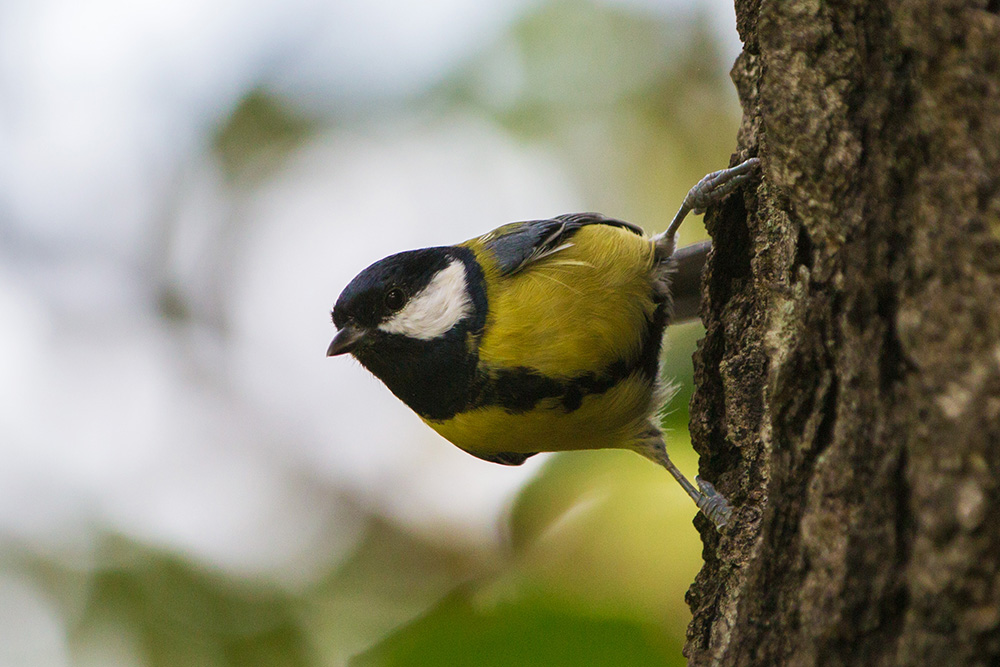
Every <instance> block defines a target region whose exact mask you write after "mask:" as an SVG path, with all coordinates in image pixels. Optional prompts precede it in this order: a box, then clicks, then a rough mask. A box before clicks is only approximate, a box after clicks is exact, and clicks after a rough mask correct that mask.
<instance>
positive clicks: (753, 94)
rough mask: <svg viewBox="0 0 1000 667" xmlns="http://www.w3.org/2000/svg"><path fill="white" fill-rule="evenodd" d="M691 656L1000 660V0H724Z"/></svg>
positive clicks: (751, 661) (718, 659) (706, 661)
mask: <svg viewBox="0 0 1000 667" xmlns="http://www.w3.org/2000/svg"><path fill="white" fill-rule="evenodd" d="M736 6H737V16H738V27H739V30H740V34H741V37H742V38H743V41H744V44H745V49H744V53H743V54H742V55H741V56H740V58H739V60H738V61H737V63H736V66H735V68H734V70H733V79H734V81H735V82H736V85H737V88H738V90H739V93H740V95H741V98H742V102H743V105H744V109H745V117H744V123H743V126H742V128H741V131H740V152H739V157H741V158H745V157H748V156H751V155H759V156H760V157H761V158H762V160H763V179H762V182H761V184H760V185H759V186H756V187H752V188H749V189H748V191H747V195H746V196H745V198H744V199H743V200H742V201H741V200H740V199H739V198H736V197H734V198H732V199H731V200H730V201H728V202H727V203H726V204H725V205H723V206H722V207H720V209H719V210H716V211H713V212H711V213H710V215H709V220H708V221H709V226H710V231H711V232H712V236H713V238H714V243H715V249H714V251H713V255H712V257H711V258H710V260H709V265H708V269H707V274H706V287H705V289H706V300H705V304H704V306H703V312H702V315H703V317H704V319H705V323H706V327H707V334H706V337H705V339H704V341H703V342H702V343H701V345H700V347H699V351H698V353H697V354H696V357H695V363H696V385H697V387H698V389H697V392H696V394H695V396H694V399H693V400H692V434H693V436H694V440H695V445H696V447H697V448H698V450H699V452H700V453H701V454H702V457H703V458H702V466H703V468H702V475H704V476H705V477H706V478H707V479H709V480H712V481H715V482H716V486H717V487H718V488H719V489H720V490H721V491H723V492H725V493H726V494H727V496H728V497H729V498H730V500H731V501H732V502H733V504H734V505H735V506H736V507H737V508H738V511H737V520H736V522H735V525H734V526H732V529H731V530H729V531H728V532H727V533H726V534H724V535H722V536H721V537H720V536H717V535H716V533H715V532H714V529H712V528H710V527H709V526H708V525H707V523H706V522H702V524H701V526H700V527H701V530H702V532H703V536H704V539H705V543H706V546H705V558H706V564H705V566H704V568H703V570H702V571H701V573H700V574H699V576H698V578H697V580H696V582H695V583H694V585H693V586H692V588H691V590H690V592H689V595H688V597H689V603H690V605H691V608H692V610H693V612H694V619H693V621H692V623H691V625H690V627H689V637H688V644H687V648H686V652H687V655H688V657H689V659H690V661H691V664H693V665H716V664H719V665H988V664H993V665H995V664H1000V574H998V570H1000V566H998V559H1000V486H998V474H1000V2H997V0H989V1H987V0H980V1H978V2H974V1H957V0H937V1H935V2H926V0H908V1H889V2H883V1H875V0H869V1H864V0H853V1H852V0H843V1H840V2H820V1H819V0H764V1H755V0H746V1H744V0H738V1H737V3H736Z"/></svg>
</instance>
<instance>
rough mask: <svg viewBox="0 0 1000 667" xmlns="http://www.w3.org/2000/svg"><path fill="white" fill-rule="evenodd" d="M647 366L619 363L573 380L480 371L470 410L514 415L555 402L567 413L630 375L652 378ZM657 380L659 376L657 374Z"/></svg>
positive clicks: (512, 371)
mask: <svg viewBox="0 0 1000 667" xmlns="http://www.w3.org/2000/svg"><path fill="white" fill-rule="evenodd" d="M646 371H647V367H646V365H645V364H633V365H632V366H631V368H630V367H629V364H626V363H625V362H624V361H617V362H615V363H613V364H611V365H610V366H608V367H607V368H605V369H604V370H603V371H601V372H600V373H583V374H581V375H577V376H575V377H571V378H559V379H557V378H552V377H548V376H545V375H542V374H541V373H539V372H538V371H536V370H533V369H531V368H526V367H516V368H482V367H480V368H479V369H478V372H477V374H476V380H475V383H474V390H473V392H472V400H471V401H470V402H469V404H468V406H467V407H466V410H473V409H476V408H484V407H492V406H496V407H500V408H503V409H504V410H506V411H507V412H510V413H512V414H521V413H524V412H528V411H530V410H532V409H534V408H535V406H537V405H538V403H539V402H540V401H542V400H544V399H547V398H555V399H558V401H559V402H560V403H561V404H562V408H563V410H564V411H566V412H573V411H574V410H576V409H578V408H579V407H580V406H581V405H582V404H583V399H584V397H585V396H592V395H595V394H603V393H605V392H607V391H608V390H609V389H611V388H612V387H614V386H615V385H617V384H618V383H619V382H621V381H622V380H624V379H625V378H627V377H628V376H630V375H633V374H639V375H641V376H646V377H647V379H649V380H650V381H652V377H649V376H648V373H647V372H646ZM654 377H655V373H654Z"/></svg>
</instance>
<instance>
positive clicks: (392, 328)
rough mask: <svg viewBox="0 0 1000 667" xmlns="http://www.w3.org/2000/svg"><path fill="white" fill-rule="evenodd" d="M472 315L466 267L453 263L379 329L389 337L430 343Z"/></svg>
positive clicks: (437, 274)
mask: <svg viewBox="0 0 1000 667" xmlns="http://www.w3.org/2000/svg"><path fill="white" fill-rule="evenodd" d="M470 313H472V300H471V299H470V298H469V291H468V289H467V288H466V285H465V265H464V264H463V263H462V262H461V261H459V260H452V262H451V264H449V265H448V266H446V267H445V268H443V269H441V270H440V271H438V272H437V273H436V274H434V277H433V278H432V279H431V281H430V283H428V284H427V287H425V288H424V289H423V290H421V291H420V293H419V294H417V295H416V296H414V297H412V298H411V299H410V301H409V303H407V304H406V306H404V307H403V309H402V310H400V311H399V312H398V313H396V314H395V315H394V316H393V317H392V319H390V320H388V321H387V322H383V323H382V324H380V325H379V327H378V328H379V329H381V330H382V331H385V332H386V333H394V334H403V335H404V336H409V337H410V338H417V339H419V340H430V339H432V338H437V337H438V336H443V335H444V334H446V333H447V332H448V331H450V330H451V328H452V327H453V326H455V325H456V324H458V323H459V322H460V321H462V320H463V319H464V318H466V317H468V316H469V314H470Z"/></svg>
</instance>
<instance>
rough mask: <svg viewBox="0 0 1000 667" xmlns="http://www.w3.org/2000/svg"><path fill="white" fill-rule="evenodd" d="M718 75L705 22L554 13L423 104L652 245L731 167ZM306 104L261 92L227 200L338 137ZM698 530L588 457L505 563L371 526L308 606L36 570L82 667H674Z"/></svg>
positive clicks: (563, 7)
mask: <svg viewBox="0 0 1000 667" xmlns="http://www.w3.org/2000/svg"><path fill="white" fill-rule="evenodd" d="M718 59H719V56H718V52H717V50H716V48H715V46H714V43H713V41H712V39H711V37H710V36H709V33H708V30H707V28H706V26H705V24H704V22H699V21H695V22H694V23H693V24H690V23H685V24H683V25H670V24H669V23H667V22H666V21H665V20H664V19H662V18H658V17H656V16H654V15H647V14H642V15H640V14H635V13H630V12H629V11H627V10H626V9H624V8H621V7H615V6H605V5H600V6H598V5H593V4H590V3H586V2H549V3H543V4H542V5H541V6H539V7H537V8H536V9H535V10H534V11H533V12H532V13H530V14H529V15H527V16H525V17H523V18H522V20H520V21H519V22H518V23H517V24H515V25H514V26H512V28H511V29H510V31H509V32H508V33H507V34H506V35H504V36H503V38H502V39H501V40H499V41H498V42H497V43H495V44H491V45H486V46H484V48H483V50H482V52H481V53H480V54H479V56H477V57H476V58H475V59H473V60H472V61H470V62H467V63H464V64H462V65H461V66H460V67H459V68H458V69H457V70H456V72H455V73H454V75H453V76H451V77H449V78H448V79H447V80H446V81H445V82H443V83H442V84H441V86H439V87H438V88H437V89H436V90H434V91H432V92H431V93H429V94H428V95H427V96H426V97H424V98H421V99H420V100H414V101H413V102H412V103H413V105H415V106H418V107H419V106H421V105H423V106H429V107H431V108H432V109H433V108H449V107H463V108H467V109H471V110H472V111H474V112H475V113H478V114H481V115H483V116H486V117H488V118H490V119H492V120H493V121H494V122H496V123H497V124H499V125H500V126H502V127H504V128H506V129H507V130H508V131H509V132H511V133H512V134H513V135H514V136H515V137H517V138H519V140H521V141H523V142H525V143H527V144H539V143H540V144H544V145H546V146H547V147H548V148H550V149H552V150H554V151H555V152H556V153H557V154H558V155H559V156H561V157H562V159H563V161H564V163H565V164H566V165H567V168H568V169H569V171H570V173H571V174H572V175H573V176H574V177H575V178H576V179H577V180H578V182H579V183H580V184H581V186H582V187H581V189H582V190H583V191H584V192H586V193H587V196H588V197H589V199H590V202H588V203H589V204H591V206H592V208H593V209H594V210H601V211H604V212H607V213H609V214H613V215H615V216H617V217H622V218H625V219H629V220H634V221H636V222H639V223H640V224H643V225H644V226H648V227H650V228H652V227H655V226H657V225H659V226H663V225H665V224H666V222H667V221H668V220H669V219H670V217H671V216H672V214H673V212H674V210H675V209H676V207H677V205H678V204H679V202H680V201H681V199H682V198H683V196H684V194H685V193H686V191H687V189H688V188H689V187H690V186H691V185H692V184H693V183H694V182H696V181H697V179H698V178H700V177H701V176H702V175H703V174H704V173H706V172H707V171H711V170H713V169H717V168H720V167H721V166H723V165H725V164H727V162H728V158H729V151H730V150H731V147H732V146H733V144H734V136H735V129H736V127H737V124H738V115H737V114H738V110H737V107H736V104H735V96H734V94H733V92H732V91H731V90H730V89H731V86H730V84H729V83H728V81H727V80H726V79H725V77H724V75H722V74H720V71H721V68H720V67H719V64H718ZM293 102H294V101H289V100H282V101H279V100H278V99H277V98H274V97H272V96H269V95H268V94H267V93H266V92H264V91H262V90H256V91H254V92H252V93H251V94H249V95H248V96H247V97H246V99H244V101H243V103H242V104H240V105H239V106H238V108H237V109H236V110H235V111H234V113H233V115H232V116H231V118H230V119H229V121H228V123H227V124H226V125H225V126H224V127H222V128H220V129H219V131H218V132H217V134H216V137H215V141H214V145H213V147H212V149H213V151H214V154H215V155H216V156H217V159H218V160H219V162H220V164H221V165H222V167H223V171H224V173H226V174H227V176H228V177H229V178H230V180H231V181H232V182H234V183H237V184H242V186H243V187H252V185H253V183H254V182H255V180H256V179H258V178H259V177H261V176H262V175H266V173H267V172H268V170H269V169H273V168H274V165H275V164H276V163H277V162H280V160H281V159H282V157H283V156H285V155H287V154H288V153H289V152H290V151H294V150H296V148H297V147H298V146H300V145H301V144H302V142H304V141H305V140H306V139H307V138H308V137H309V136H310V135H311V133H313V132H314V131H315V130H316V128H317V127H319V126H321V125H322V123H323V122H328V123H329V122H331V121H330V120H329V119H327V121H320V120H316V119H304V118H303V117H301V116H298V115H297V114H296V113H295V112H294V111H292V110H290V106H289V105H290V104H292V103H293ZM683 234H684V239H683V240H684V242H690V241H693V240H695V239H696V238H698V237H700V236H701V235H702V234H703V231H701V230H700V229H699V227H698V225H697V224H691V223H689V224H688V225H686V226H685V228H684V230H683ZM699 335H700V328H699V327H698V326H697V325H694V326H686V327H678V328H677V329H676V330H672V331H671V335H670V339H671V342H670V344H669V348H670V353H669V355H668V356H667V359H666V362H665V367H666V373H667V375H668V376H669V377H671V378H675V379H677V380H678V381H679V391H678V395H677V397H676V398H675V400H674V401H673V403H672V404H671V407H672V412H670V413H669V414H668V415H667V417H666V421H665V424H666V425H667V426H668V428H669V429H670V433H671V438H670V442H669V447H670V451H671V455H672V457H673V458H674V460H675V461H676V462H677V463H678V465H679V466H680V467H681V468H682V469H684V470H685V471H686V472H687V473H688V474H689V475H693V472H694V470H695V469H696V465H697V462H696V457H695V455H694V453H693V452H692V451H691V449H690V446H689V443H688V440H687V419H688V414H687V404H688V401H689V399H690V395H691V362H690V356H691V353H692V351H693V348H694V344H695V340H696V339H697V337H698V336H699ZM694 514H695V510H694V506H693V505H692V504H691V503H690V501H689V500H688V499H687V498H686V497H685V496H684V495H683V493H682V491H681V490H680V489H679V487H677V486H676V484H675V483H674V482H673V480H672V479H670V477H669V476H668V475H667V474H666V473H664V472H663V471H662V470H661V469H659V468H658V467H656V466H654V465H651V464H650V463H648V462H647V461H645V460H643V459H641V458H640V457H638V456H636V455H634V454H632V453H629V452H587V453H572V454H565V455H559V456H555V457H553V458H551V459H550V461H549V462H548V464H547V465H546V466H545V467H544V469H543V471H542V472H541V474H540V475H538V477H537V478H536V479H534V480H533V481H532V482H531V483H530V484H529V485H528V486H527V487H526V488H524V490H523V491H522V493H521V494H520V496H519V497H518V498H517V500H516V502H515V503H514V505H513V507H512V508H511V509H510V513H509V517H508V521H507V525H506V526H505V531H506V535H507V540H506V543H507V548H506V550H504V551H503V552H502V553H487V554H484V553H477V552H470V551H469V550H468V549H466V548H463V547H461V546H456V545H455V544H453V543H452V542H451V540H449V536H448V535H440V536H438V537H437V538H436V539H433V538H428V537H423V538H417V537H414V536H413V535H411V534H409V533H408V532H407V529H406V527H405V526H399V525H395V524H393V523H392V522H391V521H390V520H387V519H385V518H384V517H371V518H370V520H369V523H368V527H367V532H366V537H365V539H364V540H362V542H361V543H360V545H359V546H358V547H357V549H356V551H355V552H354V553H353V554H351V555H350V556H349V557H348V558H347V559H346V560H343V561H342V562H340V563H339V564H337V565H336V566H335V567H333V568H332V569H331V571H330V572H329V573H328V574H327V576H326V577H324V578H322V579H321V580H320V581H317V582H314V583H312V584H310V585H308V586H305V587H304V588H301V589H295V590H288V589H286V588H283V587H282V586H280V585H278V584H275V583H269V582H261V581H259V580H254V579H251V578H247V579H234V578H233V577H231V576H224V575H222V574H219V573H215V572H209V571H205V570H203V569H201V568H200V567H199V566H197V565H195V564H193V563H191V562H190V561H187V560H185V559H184V558H182V557H179V556H177V555H172V554H165V553H163V552H161V551H158V550H156V549H152V548H149V547H145V546H142V545H138V544H135V543H132V542H127V541H124V540H120V539H109V545H111V546H110V548H109V549H105V550H103V552H102V553H105V554H106V556H107V557H106V558H105V559H104V562H102V563H100V564H99V566H98V567H97V568H96V569H94V570H93V571H90V572H87V573H85V574H81V573H72V572H69V571H60V568H59V567H57V566H55V565H51V564H46V563H45V562H44V561H43V562H41V563H36V564H35V565H34V566H33V567H34V569H35V570H36V571H38V572H41V573H43V574H44V576H42V575H40V576H41V578H42V579H44V580H46V581H49V582H59V581H63V582H65V581H69V580H72V581H76V582H77V583H76V584H74V585H73V586H63V587H60V586H58V585H56V584H53V585H52V589H53V594H54V596H55V597H57V598H60V599H62V600H63V601H64V603H65V605H64V606H66V607H67V609H68V610H69V611H68V612H67V613H68V616H69V617H70V618H73V619H75V621H74V623H73V628H72V633H71V636H70V647H71V651H72V653H73V655H74V656H76V657H77V658H79V662H80V663H81V664H107V662H108V660H104V659H98V658H99V657H100V656H104V657H105V658H107V657H108V656H110V657H111V658H112V659H111V660H110V662H111V663H116V662H118V663H120V664H130V663H131V664H147V665H163V666H168V665H169V666H171V667H173V666H177V665H232V666H237V665H238V666H241V667H246V666H252V665H269V666H274V665H289V666H291V665H342V664H346V662H347V660H348V659H349V658H350V657H351V656H353V655H360V657H359V658H358V659H357V660H356V661H355V662H353V663H352V664H356V665H358V666H359V667H373V666H379V667H397V666H411V665H412V666H417V665H477V666H481V667H501V666H507V665H510V666H514V665H547V666H558V665H567V666H568V665H573V666H575V667H585V666H587V665H595V666H596V665H601V666H604V665H673V664H678V665H679V664H683V662H684V661H683V658H682V656H681V655H680V647H681V646H682V645H683V641H684V632H685V626H686V624H687V620H688V610H687V608H686V606H685V603H684V593H685V590H686V588H687V586H688V585H689V582H691V581H692V580H693V578H694V576H695V574H696V572H697V570H698V568H699V566H700V548H701V547H700V541H699V538H698V535H697V534H696V533H695V531H694V530H693V528H692V526H691V520H692V518H693V516H694ZM81 580H82V581H83V583H82V584H81V583H79V582H80V581H81ZM81 591H82V592H81ZM109 637H113V638H114V639H113V641H112V642H111V643H110V644H108V643H107V641H108V638H109ZM101 642H105V644H101ZM99 646H100V648H99V649H98V648H97V647H99ZM108 646H111V647H112V648H108ZM116 647H117V648H116ZM109 651H110V653H109ZM116 651H117V653H116ZM115 655H118V656H119V657H123V659H122V660H114V659H113V658H114V657H115ZM88 656H89V658H88ZM95 656H96V657H95ZM124 658H127V659H124Z"/></svg>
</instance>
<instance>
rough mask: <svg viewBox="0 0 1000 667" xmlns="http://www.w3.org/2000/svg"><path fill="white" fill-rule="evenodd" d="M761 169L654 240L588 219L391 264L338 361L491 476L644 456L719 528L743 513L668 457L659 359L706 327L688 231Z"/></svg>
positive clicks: (359, 304)
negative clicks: (554, 455)
mask: <svg viewBox="0 0 1000 667" xmlns="http://www.w3.org/2000/svg"><path fill="white" fill-rule="evenodd" d="M757 163H758V159H757V158H751V159H749V160H746V161H745V162H743V163H741V164H739V165H737V166H735V167H732V168H730V169H723V170H721V171H717V172H713V173H712V174H709V175H707V176H706V177H705V178H703V179H702V180H701V181H700V182H699V183H698V184H697V185H695V187H694V188H692V189H691V191H690V192H689V193H688V195H687V197H685V199H684V203H683V204H682V205H681V208H680V210H679V211H678V212H677V215H676V216H675V217H674V219H673V221H672V222H671V224H670V226H669V228H668V229H667V231H665V232H664V233H662V234H659V235H657V236H653V237H648V236H646V235H645V234H644V233H643V230H642V229H641V228H639V227H637V226H636V225H633V224H630V223H628V222H623V221H621V220H615V219H612V218H606V217H604V216H602V215H599V214H597V213H576V214H571V215H561V216H558V217H555V218H552V219H549V220H531V221H527V222H514V223H511V224H507V225H504V226H502V227H499V228H498V229H495V230H493V231H491V232H489V233H487V234H485V235H483V236H480V237H478V238H474V239H471V240H469V241H466V242H465V243H460V244H458V245H454V246H441V247H434V248H423V249H420V250H411V251H408V252H402V253H399V254H396V255H392V256H390V257H386V258H385V259H382V260H380V261H378V262H375V263H374V264H372V265H371V266H369V267H368V268H366V269H365V270H364V271H362V272H361V273H360V274H358V276H357V277H355V278H354V279H353V280H352V281H351V282H350V284H348V286H347V287H346V288H345V289H344V291H343V293H341V295H340V297H339V298H338V299H337V302H336V305H335V306H334V308H333V313H332V316H333V323H334V324H335V325H336V327H337V329H338V333H337V334H336V337H335V338H334V339H333V342H332V343H331V344H330V347H329V349H328V350H327V356H336V355H340V354H345V353H350V354H352V355H353V356H354V357H355V358H356V359H357V360H358V361H359V362H361V364H362V365H363V366H364V367H365V368H367V369H368V370H369V371H371V372H372V373H373V374H374V375H375V376H377V377H378V378H379V379H380V380H382V382H384V383H385V385H386V386H387V387H388V388H389V390H390V391H392V393H393V394H395V395H396V396H397V397H398V398H399V399H400V400H402V401H403V402H404V403H406V405H408V406H409V407H410V408H411V409H413V410H414V411H415V412H416V413H417V414H418V415H419V416H420V418H421V419H422V420H423V421H424V422H426V423H427V425H428V426H430V427H431V428H432V429H434V430H435V431H437V432H438V433H440V434H441V435H442V436H444V437H445V438H446V439H447V440H450V441H451V442H452V443H454V444H455V445H457V446H458V447H460V448H461V449H463V450H465V451H466V452H468V453H470V454H472V455H473V456H477V457H479V458H481V459H484V460H486V461H491V462H494V463H501V464H504V465H520V464H522V463H524V461H525V460H526V459H527V458H528V457H530V456H533V455H535V454H537V453H538V452H558V451H567V450H580V449H601V448H623V449H631V450H633V451H635V452H638V453H639V454H642V455H643V456H645V457H647V458H649V459H652V460H653V461H656V462H658V463H660V464H661V465H663V466H664V467H666V469H667V470H668V471H669V472H670V473H671V474H672V475H673V476H674V477H675V478H676V479H677V481H678V482H680V484H681V485H682V486H683V487H684V490H685V491H686V492H687V493H688V495H690V496H691V498H692V499H694V501H695V502H696V503H697V505H698V507H699V508H700V509H701V510H702V512H704V513H705V515H706V516H707V517H708V518H709V519H711V520H712V521H713V522H714V523H715V525H716V526H717V527H719V528H722V527H723V526H725V525H726V523H727V522H728V521H729V518H730V515H731V512H732V510H731V508H730V507H729V504H728V503H727V502H726V500H725V498H724V497H723V496H722V495H720V494H718V493H717V492H716V491H715V489H714V488H713V486H712V485H711V484H709V483H708V482H706V481H703V480H701V479H698V478H695V479H696V481H697V482H698V488H695V486H694V485H692V484H691V483H690V482H689V481H688V480H687V479H686V478H685V477H684V476H683V475H682V474H681V472H680V471H679V470H678V469H677V468H676V466H674V464H673V463H672V462H671V461H670V458H669V457H668V456H667V452H666V448H665V445H664V439H663V434H662V431H661V428H660V423H659V419H658V415H659V413H660V411H661V409H662V407H663V405H664V403H665V401H666V400H667V399H668V398H669V393H670V392H669V391H668V390H667V389H666V388H665V387H666V385H665V384H664V383H663V382H662V381H661V379H660V348H661V342H662V338H663V333H664V329H665V328H666V326H667V324H668V323H670V322H677V321H683V320H686V319H691V318H693V317H696V316H697V309H698V304H699V302H700V291H701V288H700V282H701V269H702V267H703V266H704V262H705V258H706V256H707V253H708V250H709V243H708V242H703V243H699V244H695V245H693V246H688V247H686V248H681V249H679V250H675V235H676V232H677V229H678V227H679V226H680V224H681V222H682V221H683V220H684V218H685V216H686V215H687V214H688V213H689V212H691V211H694V212H696V213H700V212H702V211H703V210H704V209H705V208H706V207H707V206H708V205H709V204H711V203H714V202H717V201H719V200H721V199H722V198H723V197H725V196H726V195H727V194H728V193H729V192H731V191H732V190H733V189H734V188H735V187H736V186H737V185H738V184H740V183H741V182H743V181H745V180H746V179H747V178H749V177H750V174H751V172H752V170H753V169H754V167H755V166H756V165H757Z"/></svg>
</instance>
